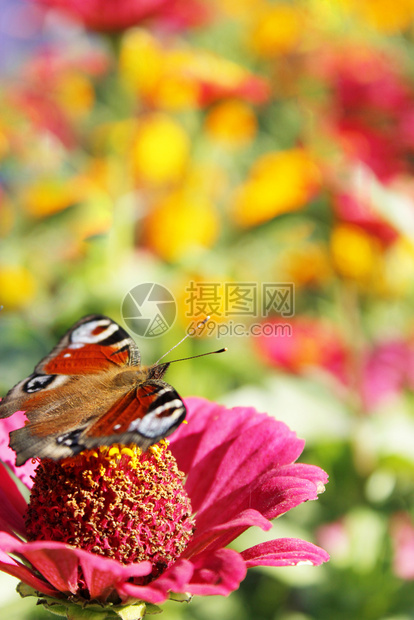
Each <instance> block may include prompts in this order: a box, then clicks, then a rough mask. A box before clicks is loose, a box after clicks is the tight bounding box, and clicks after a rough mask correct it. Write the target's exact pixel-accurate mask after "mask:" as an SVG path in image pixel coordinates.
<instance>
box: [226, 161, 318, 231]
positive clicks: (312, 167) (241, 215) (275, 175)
mask: <svg viewBox="0 0 414 620" xmlns="http://www.w3.org/2000/svg"><path fill="white" fill-rule="evenodd" d="M319 184H320V171H319V169H318V167H317V165H316V163H315V162H314V160H313V159H312V157H311V156H310V155H309V153H307V152H306V151H305V150H303V149H291V150H287V151H280V152H272V153H267V154H265V155H262V157H260V158H259V159H258V160H257V161H256V162H255V164H254V165H253V167H252V169H251V171H250V174H249V176H248V179H247V181H246V182H245V183H244V184H243V185H242V186H241V187H239V188H238V190H237V192H236V195H235V198H234V203H233V215H234V219H235V220H236V222H237V223H238V224H239V225H241V226H256V225H258V224H262V223H263V222H267V221H268V220H271V219H272V218H274V217H277V216H278V215H281V214H282V213H289V212H291V211H298V210H299V209H301V208H302V207H303V206H304V205H305V204H306V203H307V202H308V200H309V199H310V198H311V196H312V194H313V193H314V192H315V190H316V189H317V188H318V186H319Z"/></svg>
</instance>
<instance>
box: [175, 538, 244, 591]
mask: <svg viewBox="0 0 414 620" xmlns="http://www.w3.org/2000/svg"><path fill="white" fill-rule="evenodd" d="M194 568H195V570H194V574H193V576H192V579H191V582H190V583H189V584H188V586H187V587H186V590H185V591H186V592H190V593H191V594H198V595H208V594H221V595H222V596H227V595H228V594H230V592H233V591H234V590H237V588H238V587H239V585H240V582H241V581H242V580H243V579H244V578H245V576H246V565H245V562H244V561H243V559H242V557H241V556H240V554H239V553H237V551H234V550H233V549H218V550H217V551H216V552H215V553H210V554H208V555H207V556H199V557H198V558H197V561H195V562H194Z"/></svg>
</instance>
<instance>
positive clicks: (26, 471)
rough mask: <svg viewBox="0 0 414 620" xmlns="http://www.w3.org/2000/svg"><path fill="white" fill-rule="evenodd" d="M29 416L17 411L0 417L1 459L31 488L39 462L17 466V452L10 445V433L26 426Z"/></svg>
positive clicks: (31, 461) (30, 461) (29, 462)
mask: <svg viewBox="0 0 414 620" xmlns="http://www.w3.org/2000/svg"><path fill="white" fill-rule="evenodd" d="M26 421H27V418H26V416H25V414H24V412H23V411H16V413H14V414H13V415H12V416H10V418H3V419H0V460H1V461H3V463H6V465H8V466H9V467H10V469H11V470H12V472H13V473H14V474H16V476H17V477H18V478H19V479H20V480H21V481H22V482H23V484H25V485H26V486H27V488H29V489H31V488H32V486H33V480H32V478H31V476H32V475H33V473H34V470H35V469H36V466H37V462H36V461H33V460H29V461H26V463H25V464H24V465H22V466H21V467H16V453H15V452H14V450H12V449H11V448H10V447H9V433H10V432H11V431H14V430H16V429H18V428H22V426H24V424H25V422H26Z"/></svg>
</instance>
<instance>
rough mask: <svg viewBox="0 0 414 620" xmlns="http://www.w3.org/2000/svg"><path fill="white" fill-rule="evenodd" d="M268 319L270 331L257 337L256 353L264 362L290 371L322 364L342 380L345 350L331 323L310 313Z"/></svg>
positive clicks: (344, 367) (302, 370)
mask: <svg viewBox="0 0 414 620" xmlns="http://www.w3.org/2000/svg"><path fill="white" fill-rule="evenodd" d="M269 323H270V324H273V326H274V329H273V333H272V335H270V336H266V335H264V334H263V335H260V336H258V337H257V338H256V344H257V348H258V351H259V354H260V355H261V356H262V357H263V358H264V359H265V360H266V361H267V362H270V363H271V364H272V365H275V366H277V367H279V368H282V369H284V370H286V371H287V372H291V373H301V372H304V371H306V370H309V369H310V368H312V367H314V368H315V367H317V368H322V369H324V370H326V371H328V372H330V373H331V374H332V375H334V376H335V377H337V378H338V379H339V380H340V381H341V382H345V377H346V357H347V350H346V346H345V344H344V342H343V339H342V337H341V334H340V333H339V330H338V329H336V328H335V327H334V326H333V325H332V324H330V323H328V322H327V321H321V320H320V319H316V318H313V317H310V316H298V317H295V318H294V319H289V320H287V319H283V320H282V321H276V320H272V321H266V324H269ZM278 327H280V328H281V329H278ZM282 328H283V329H282Z"/></svg>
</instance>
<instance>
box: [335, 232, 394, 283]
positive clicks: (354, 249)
mask: <svg viewBox="0 0 414 620" xmlns="http://www.w3.org/2000/svg"><path fill="white" fill-rule="evenodd" d="M331 253H332V259H333V263H334V266H335V267H336V269H337V271H338V273H339V274H340V275H342V276H344V277H346V278H350V279H353V280H357V281H360V282H363V283H368V282H370V281H371V280H374V279H375V278H377V276H378V274H379V273H380V271H381V266H382V256H381V247H380V243H379V241H378V239H376V238H375V237H372V236H371V235H368V234H367V233H366V232H365V231H363V230H361V229H359V228H357V227H356V226H352V225H350V224H339V225H338V226H336V227H335V228H334V229H333V231H332V235H331Z"/></svg>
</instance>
